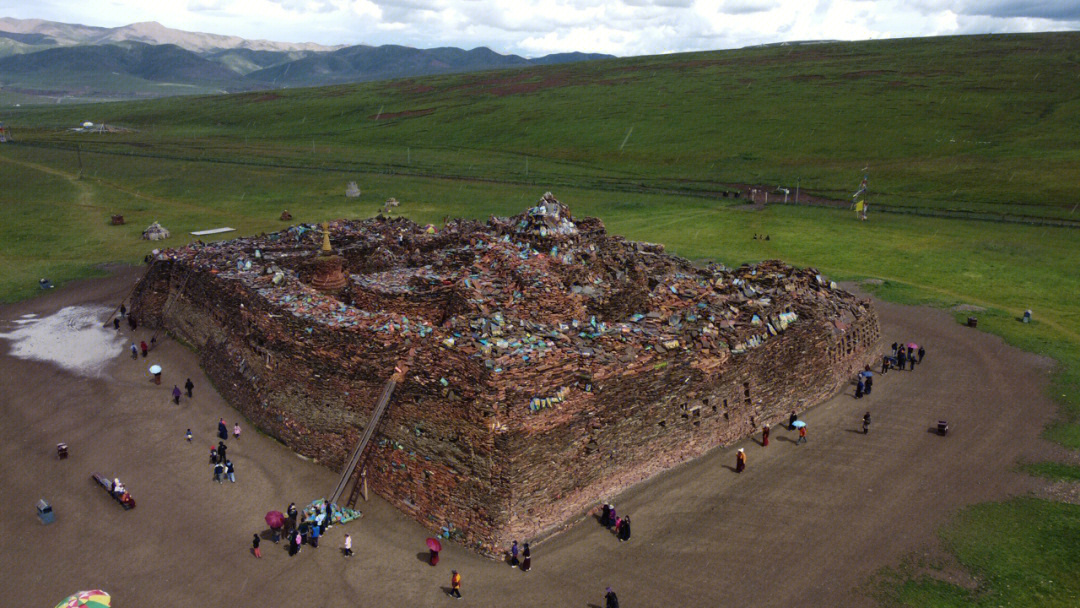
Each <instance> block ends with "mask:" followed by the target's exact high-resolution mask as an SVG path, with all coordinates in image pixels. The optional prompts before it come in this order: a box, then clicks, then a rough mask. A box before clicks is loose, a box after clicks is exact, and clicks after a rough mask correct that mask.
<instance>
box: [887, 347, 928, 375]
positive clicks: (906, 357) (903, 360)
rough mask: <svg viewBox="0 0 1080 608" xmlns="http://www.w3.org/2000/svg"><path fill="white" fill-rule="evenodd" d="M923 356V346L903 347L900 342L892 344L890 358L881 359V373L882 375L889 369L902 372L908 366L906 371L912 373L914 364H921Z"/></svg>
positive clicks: (924, 351)
mask: <svg viewBox="0 0 1080 608" xmlns="http://www.w3.org/2000/svg"><path fill="white" fill-rule="evenodd" d="M916 346H918V349H916V348H915V347H916ZM925 356H926V348H925V347H923V346H920V345H918V344H914V343H908V344H907V345H906V346H905V345H904V344H903V343H902V342H893V343H892V356H889V355H885V356H883V357H882V358H881V373H882V374H884V373H886V372H888V371H889V370H890V369H898V370H903V369H904V365H907V366H908V371H914V370H915V364H917V363H922V360H923V357H925Z"/></svg>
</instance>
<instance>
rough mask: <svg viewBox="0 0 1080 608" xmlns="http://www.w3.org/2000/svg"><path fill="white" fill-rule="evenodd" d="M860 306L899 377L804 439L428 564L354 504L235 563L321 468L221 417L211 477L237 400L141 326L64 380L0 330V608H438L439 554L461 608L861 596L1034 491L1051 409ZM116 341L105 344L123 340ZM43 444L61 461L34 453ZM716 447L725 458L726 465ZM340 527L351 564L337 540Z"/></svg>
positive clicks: (1001, 354) (927, 332)
mask: <svg viewBox="0 0 1080 608" xmlns="http://www.w3.org/2000/svg"><path fill="white" fill-rule="evenodd" d="M140 271H141V269H127V270H124V271H121V272H119V273H118V274H116V275H114V276H112V277H110V278H107V279H99V280H93V281H86V282H82V283H78V284H75V285H72V286H70V287H68V288H65V289H62V290H57V291H56V292H55V293H50V294H48V295H46V296H44V297H42V298H38V299H35V300H32V301H27V302H22V303H19V304H14V305H10V306H5V307H3V308H0V331H8V330H9V329H10V328H11V327H12V325H11V323H13V321H14V320H16V319H19V318H20V317H21V316H22V315H27V314H30V313H37V314H38V315H40V316H42V317H43V316H46V315H48V314H51V313H53V312H55V311H58V310H60V309H62V308H64V307H66V306H70V305H79V304H111V305H115V304H116V303H117V301H118V299H119V298H122V297H124V295H125V294H126V293H127V292H128V290H129V289H130V287H131V285H132V284H133V282H134V280H135V279H136V278H137V276H138V273H139V272H140ZM878 312H879V315H880V318H881V322H882V328H883V335H884V336H886V337H887V339H888V341H889V342H892V340H894V339H896V340H903V341H905V342H907V341H916V342H919V343H922V344H926V345H927V350H928V353H927V358H926V361H925V362H924V363H923V364H922V365H920V366H919V367H917V368H916V370H915V371H914V372H907V371H905V372H891V373H889V374H888V375H886V376H884V377H880V376H879V377H877V378H876V380H875V384H874V392H873V394H872V395H871V396H869V397H867V398H865V399H862V400H859V401H856V400H855V399H853V398H852V392H851V391H850V390H849V391H848V392H847V394H842V395H839V396H837V397H835V398H833V399H832V400H830V401H828V402H826V403H824V404H821V405H819V406H817V407H815V408H813V409H811V410H810V411H809V412H807V413H806V414H805V416H804V420H806V421H807V423H808V438H809V442H808V443H807V444H805V445H796V444H795V443H794V442H793V440H794V438H795V436H794V434H792V433H789V432H788V431H786V430H784V429H776V431H775V432H774V434H773V441H772V442H771V445H769V446H768V447H761V446H760V445H759V444H758V443H757V442H756V439H757V438H755V440H746V441H744V442H742V443H740V444H739V445H735V446H730V447H727V448H724V449H718V450H714V451H713V452H711V453H710V454H709V455H707V456H706V457H704V458H701V459H699V460H697V461H694V462H692V463H688V464H686V465H684V466H681V467H678V468H677V469H675V470H672V471H669V472H667V473H665V474H663V475H660V476H658V477H656V478H654V479H652V480H649V481H647V482H645V483H643V484H640V485H638V486H636V487H634V488H632V489H630V490H629V491H627V492H625V493H623V494H622V495H620V496H618V497H617V498H616V504H617V506H618V508H619V511H620V513H622V514H630V515H631V516H632V518H633V538H632V539H631V540H630V542H627V543H619V542H617V541H616V540H615V538H614V537H613V536H612V535H611V534H610V533H608V532H607V531H606V530H604V529H602V528H601V527H600V526H599V525H598V524H597V522H596V521H595V520H592V519H589V520H586V521H581V522H578V523H576V524H575V525H573V526H571V527H570V528H569V529H568V530H566V531H565V532H564V533H562V534H559V535H556V536H554V537H553V538H551V539H550V540H547V541H545V542H543V543H542V544H540V545H538V546H536V547H534V551H533V556H534V557H533V570H532V571H531V572H529V573H527V574H526V573H522V572H520V571H518V570H514V569H511V568H510V567H508V566H507V565H506V564H504V563H500V562H495V561H491V560H488V559H485V558H482V557H479V556H476V555H473V554H471V553H469V552H467V551H464V550H462V549H460V548H458V547H456V546H451V547H448V548H447V549H446V550H445V551H444V552H443V555H442V561H441V563H440V564H439V566H438V567H435V568H432V567H430V566H428V565H427V564H426V563H424V561H423V559H424V558H425V554H424V539H425V538H426V537H427V536H428V533H427V532H426V531H425V530H424V529H422V528H421V527H420V526H419V525H417V524H416V523H414V522H412V521H411V520H409V519H407V518H406V517H404V516H403V515H401V514H400V513H398V512H397V511H396V510H394V509H393V508H392V507H390V506H389V505H387V504H386V503H385V502H383V501H382V500H380V499H378V498H373V499H372V500H371V501H370V502H367V503H362V505H361V508H362V509H363V511H364V518H363V519H362V520H360V521H357V522H354V523H350V524H348V525H345V526H335V527H334V528H332V529H331V530H330V531H329V532H328V533H327V537H326V538H324V539H323V541H322V544H321V546H320V547H319V548H318V549H311V548H308V547H305V548H304V549H303V551H302V552H301V553H300V554H299V555H297V556H296V557H292V558H290V557H289V556H288V555H287V553H286V552H285V544H284V543H282V544H281V545H274V544H272V543H270V542H263V559H261V560H257V559H255V558H254V557H253V556H252V555H251V553H250V541H251V536H252V534H253V533H255V532H261V531H263V530H264V529H265V525H264V523H263V515H264V514H265V513H266V512H267V511H268V510H271V509H276V510H281V511H284V510H285V507H286V506H287V505H288V504H289V502H290V501H293V502H296V503H297V504H300V505H303V504H306V503H308V502H310V501H311V500H312V499H314V498H317V497H320V496H322V495H324V494H326V493H327V492H329V491H330V490H331V488H332V487H333V485H334V482H335V480H336V476H335V474H334V473H332V472H331V471H329V470H327V469H325V468H323V467H321V466H320V465H318V464H317V463H313V462H310V461H306V460H304V459H301V458H299V457H297V456H296V455H294V454H292V453H291V452H290V451H289V450H287V449H286V448H285V447H283V446H282V445H280V444H279V443H277V442H275V441H274V440H272V439H270V438H268V437H266V436H262V435H259V434H258V433H256V432H255V430H254V429H253V428H251V427H250V426H249V425H247V424H246V422H245V421H243V420H241V421H240V422H241V426H243V427H244V432H243V435H242V438H241V439H240V440H239V441H235V440H233V439H230V440H229V442H228V444H229V456H230V458H231V459H232V460H233V462H234V463H235V464H236V471H237V482H236V483H235V484H231V483H228V482H226V483H225V484H223V485H219V484H217V483H214V482H212V480H211V477H212V475H211V470H210V468H209V466H208V465H207V463H208V456H209V454H208V452H209V447H210V445H211V444H212V443H216V439H215V438H214V433H215V428H216V423H217V420H218V418H219V417H224V418H225V420H226V421H227V422H228V423H229V425H230V427H231V425H232V423H233V422H234V421H236V420H238V414H237V413H236V412H235V411H234V410H232V409H231V408H230V407H229V406H228V405H227V404H226V403H225V402H224V401H223V400H222V399H221V398H220V397H219V396H218V395H217V394H216V393H215V392H214V391H213V389H212V387H211V386H210V384H209V382H208V381H207V379H206V378H205V376H203V374H202V373H201V372H200V371H199V369H198V367H197V365H196V358H195V355H194V353H192V352H191V351H190V350H188V349H187V348H186V347H184V346H183V345H181V344H178V343H176V342H173V341H172V340H169V339H167V338H166V339H163V340H162V339H159V346H158V347H157V348H156V349H155V350H154V351H153V352H151V355H150V358H149V359H148V360H144V359H142V358H141V357H140V359H139V360H138V361H132V360H131V358H130V356H129V354H128V353H127V352H126V351H124V350H122V347H121V348H118V349H117V352H116V356H115V358H113V359H111V360H110V361H109V362H108V363H107V364H106V366H105V367H104V369H103V370H102V371H101V373H100V375H96V376H95V375H78V374H77V373H76V372H73V371H65V370H63V369H61V368H59V367H57V366H54V365H52V364H49V363H44V362H39V361H30V360H23V359H17V358H15V357H13V356H11V354H10V352H9V351H10V344H9V343H8V342H7V341H4V340H0V349H2V350H3V352H4V354H3V355H2V359H0V413H2V415H3V422H2V425H0V457H2V458H0V480H2V488H3V492H2V496H0V526H2V529H3V531H4V532H3V533H2V534H0V575H2V577H3V580H4V581H5V582H6V583H7V585H6V587H7V590H6V591H5V594H4V595H5V598H6V599H5V600H4V604H5V605H7V606H12V607H37V606H40V607H47V606H52V605H54V604H55V603H56V602H57V601H59V600H60V599H61V598H63V597H64V596H65V595H67V594H70V593H72V592H74V591H77V590H80V589H90V588H102V589H105V590H107V591H109V592H110V593H112V594H113V597H114V606H117V607H118V608H124V607H136V606H138V607H146V606H187V605H199V606H207V607H215V606H312V607H315V606H319V607H323V606H326V607H335V606H402V607H425V606H441V605H445V604H447V603H449V602H451V601H452V600H450V599H448V598H447V596H446V595H445V590H446V588H447V587H448V583H449V579H450V569H451V568H456V569H457V570H459V571H460V572H461V573H462V576H463V593H464V598H465V599H464V600H463V602H464V603H466V604H472V605H477V606H506V605H510V604H514V605H519V606H571V607H572V606H579V607H583V608H584V607H587V606H590V605H599V604H601V603H602V599H601V598H602V595H603V590H604V588H605V587H606V586H608V585H610V586H612V587H613V588H614V589H615V590H616V592H617V593H618V594H619V597H620V600H621V601H622V605H623V606H626V607H634V606H663V605H675V606H705V605H708V606H746V605H751V604H753V605H760V606H791V605H796V604H802V605H807V606H825V605H843V606H860V605H872V604H873V601H872V600H871V599H870V598H869V597H868V596H867V595H866V591H867V590H868V582H867V581H868V577H869V576H870V575H872V574H873V573H875V572H876V571H878V569H879V568H881V567H883V566H889V565H896V564H898V563H899V561H900V560H902V559H903V558H905V557H906V556H909V555H912V554H913V553H916V552H923V551H926V550H931V551H932V550H934V548H935V547H936V545H937V542H938V541H937V540H936V538H937V537H936V531H937V530H938V529H939V527H940V526H941V525H943V524H944V523H945V522H946V521H947V520H948V518H949V517H950V515H951V514H953V513H955V512H956V511H957V509H959V508H960V507H963V506H964V505H968V504H972V503H976V502H981V501H986V500H994V499H1000V498H1003V497H1006V496H1009V495H1014V494H1017V493H1024V492H1027V491H1030V490H1032V489H1034V487H1035V485H1036V484H1037V483H1038V482H1036V481H1035V480H1033V479H1031V478H1029V477H1026V476H1023V475H1021V474H1019V473H1017V472H1015V468H1016V463H1017V461H1018V459H1022V458H1037V457H1040V456H1043V455H1046V454H1048V453H1052V452H1053V447H1052V446H1050V445H1049V444H1047V443H1045V442H1043V441H1042V440H1041V439H1040V438H1039V433H1040V431H1041V430H1042V428H1043V426H1044V424H1045V423H1046V422H1047V421H1048V419H1049V418H1050V417H1051V416H1052V415H1053V412H1054V406H1053V404H1052V403H1051V402H1050V401H1049V400H1048V399H1047V398H1046V397H1045V395H1044V388H1045V386H1046V383H1047V379H1048V372H1049V369H1050V366H1049V362H1048V360H1046V359H1042V358H1039V357H1036V356H1033V355H1030V354H1026V353H1023V352H1021V351H1018V350H1016V349H1013V348H1010V347H1007V346H1005V345H1004V344H1003V343H1002V342H1001V341H1000V340H999V339H997V338H995V337H993V336H990V335H988V334H985V333H981V332H978V331H976V330H972V329H969V328H965V327H962V326H960V325H957V324H956V323H955V322H954V321H953V320H952V318H950V317H949V316H948V315H947V314H945V313H943V312H940V311H935V310H927V309H918V308H909V307H902V306H896V305H892V304H886V303H879V304H878ZM120 331H121V332H122V333H124V334H127V336H126V337H125V341H124V343H123V345H126V344H127V343H128V340H129V339H130V334H131V333H132V332H130V331H129V330H128V329H127V328H126V327H124V328H122V329H121V330H120ZM134 333H135V337H136V338H137V339H138V340H149V336H150V334H151V332H150V331H149V330H147V329H144V328H140V329H139V330H138V331H136V332H134ZM151 360H152V361H151ZM148 362H155V363H159V364H160V365H162V366H163V367H164V368H165V372H164V377H163V382H162V385H161V386H156V385H154V384H153V383H152V382H151V381H150V380H149V377H148V376H147V375H146V372H145V370H146V367H147V363H148ZM189 376H190V377H191V378H192V380H193V381H194V382H195V385H196V388H195V396H194V399H191V400H189V399H187V398H186V397H185V398H184V399H183V400H182V401H181V405H179V406H176V405H174V404H173V403H172V399H171V396H170V392H171V390H172V386H173V384H174V383H179V384H182V383H183V382H184V380H185V379H186V378H187V377H189ZM391 407H393V405H392V404H391ZM868 409H869V410H871V412H872V415H873V418H874V423H873V427H872V429H871V432H870V434H869V435H867V436H864V435H862V434H861V432H859V431H858V430H857V429H858V427H859V421H860V419H861V417H862V414H863V412H864V411H866V410H868ZM939 418H944V419H947V420H948V421H949V422H950V424H951V425H952V429H953V430H952V431H951V432H950V434H949V435H948V436H947V437H939V436H937V435H936V434H933V433H931V432H928V431H929V429H930V428H931V427H932V426H933V425H934V424H935V422H936V421H937V420H938V419H939ZM188 428H191V430H192V432H193V433H194V435H195V440H194V441H193V442H192V443H190V444H189V443H187V442H186V441H185V440H184V431H185V430H186V429H188ZM60 441H64V442H67V443H68V445H69V446H70V452H71V457H70V458H69V459H67V460H63V461H61V460H58V459H57V457H56V453H55V445H56V443H57V442H60ZM738 447H745V449H746V450H747V455H748V467H747V470H746V471H745V472H744V473H742V474H736V473H734V464H735V457H734V450H735V449H736V448H738ZM94 471H98V472H101V473H104V474H106V475H108V476H110V477H114V476H119V477H120V478H121V480H123V481H124V482H125V484H126V485H127V486H128V488H129V489H130V491H131V492H132V495H133V496H134V497H135V499H136V500H137V501H138V507H137V508H136V509H134V510H132V511H127V512H125V511H123V510H122V509H121V508H120V506H119V505H118V504H117V503H116V502H114V501H113V500H112V499H111V498H109V497H108V495H107V494H106V493H105V492H104V490H102V489H100V488H99V487H98V486H97V485H96V484H95V483H94V482H93V481H92V480H91V478H90V474H91V473H92V472H94ZM39 498H45V499H46V500H48V501H50V502H51V503H52V504H53V506H54V509H55V512H56V518H57V521H56V523H55V524H52V525H48V526H43V525H41V524H40V523H39V522H38V520H37V518H36V516H35V509H34V506H35V504H36V502H37V500H38V499H39ZM345 532H350V533H351V534H352V536H353V546H354V550H355V553H356V555H355V556H354V557H352V558H345V557H343V555H342V553H341V551H340V546H341V540H342V537H343V535H344V533H345Z"/></svg>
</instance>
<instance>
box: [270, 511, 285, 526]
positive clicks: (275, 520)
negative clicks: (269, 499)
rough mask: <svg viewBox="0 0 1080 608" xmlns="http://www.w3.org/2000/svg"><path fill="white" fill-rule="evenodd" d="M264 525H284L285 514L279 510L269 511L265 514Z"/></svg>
mask: <svg viewBox="0 0 1080 608" xmlns="http://www.w3.org/2000/svg"><path fill="white" fill-rule="evenodd" d="M266 525H268V526H270V527H271V528H280V527H281V526H284V525H285V516H284V515H282V514H281V511H270V512H269V513H267V514H266Z"/></svg>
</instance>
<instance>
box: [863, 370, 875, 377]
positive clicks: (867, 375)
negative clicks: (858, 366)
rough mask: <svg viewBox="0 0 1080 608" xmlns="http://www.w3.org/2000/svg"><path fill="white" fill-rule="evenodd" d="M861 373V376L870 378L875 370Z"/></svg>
mask: <svg viewBox="0 0 1080 608" xmlns="http://www.w3.org/2000/svg"><path fill="white" fill-rule="evenodd" d="M860 375H861V376H862V377H863V378H869V377H870V376H873V375H874V372H871V371H865V372H863V373H862V374H860Z"/></svg>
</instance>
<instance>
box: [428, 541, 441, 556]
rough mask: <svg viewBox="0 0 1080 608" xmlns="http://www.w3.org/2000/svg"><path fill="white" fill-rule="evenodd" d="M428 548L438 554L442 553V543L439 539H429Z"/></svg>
mask: <svg viewBox="0 0 1080 608" xmlns="http://www.w3.org/2000/svg"><path fill="white" fill-rule="evenodd" d="M427 548H428V549H431V550H432V551H435V552H436V553H437V552H439V551H442V543H440V542H439V540H438V539H437V538H429V539H427Z"/></svg>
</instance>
